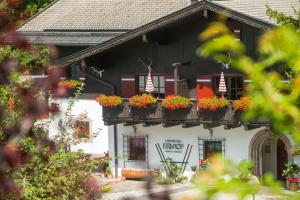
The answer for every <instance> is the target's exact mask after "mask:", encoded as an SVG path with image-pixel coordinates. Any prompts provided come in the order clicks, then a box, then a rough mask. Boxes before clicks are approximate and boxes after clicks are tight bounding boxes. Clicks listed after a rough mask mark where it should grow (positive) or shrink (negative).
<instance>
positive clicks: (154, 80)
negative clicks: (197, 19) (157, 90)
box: [153, 76, 158, 87]
mask: <svg viewBox="0 0 300 200" xmlns="http://www.w3.org/2000/svg"><path fill="white" fill-rule="evenodd" d="M153 85H154V87H158V76H153Z"/></svg>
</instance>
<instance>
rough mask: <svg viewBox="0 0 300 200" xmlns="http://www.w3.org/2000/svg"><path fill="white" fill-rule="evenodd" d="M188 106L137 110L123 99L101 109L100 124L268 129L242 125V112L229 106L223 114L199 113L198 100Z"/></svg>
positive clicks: (251, 123) (158, 105)
mask: <svg viewBox="0 0 300 200" xmlns="http://www.w3.org/2000/svg"><path fill="white" fill-rule="evenodd" d="M191 102H192V106H191V107H190V108H189V109H182V110H173V111H171V110H166V109H164V108H163V107H162V100H157V103H156V104H154V105H152V106H151V107H149V108H136V107H131V106H130V105H129V99H123V103H122V105H121V106H117V107H103V120H104V123H105V125H107V126H108V125H115V124H120V123H122V124H123V125H125V126H131V125H136V124H143V126H145V127H147V126H151V125H157V124H162V126H163V127H171V126H177V125H181V126H182V127H183V128H190V127H194V126H200V125H201V124H203V127H204V128H213V127H217V126H224V128H225V129H231V128H237V127H240V126H244V128H245V129H246V130H250V129H254V128H259V127H261V126H267V127H269V126H270V122H269V121H268V120H266V119H257V120H253V121H247V122H246V121H242V118H241V112H239V111H236V112H235V111H234V109H233V106H232V104H230V105H229V106H228V107H227V108H226V109H223V110H217V111H209V110H207V111H201V110H199V109H198V100H191Z"/></svg>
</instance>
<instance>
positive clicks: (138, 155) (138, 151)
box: [128, 137, 146, 161]
mask: <svg viewBox="0 0 300 200" xmlns="http://www.w3.org/2000/svg"><path fill="white" fill-rule="evenodd" d="M128 142H129V145H128V146H129V158H128V159H129V160H141V161H144V160H146V147H145V146H146V145H145V138H143V137H130V138H129V140H128Z"/></svg>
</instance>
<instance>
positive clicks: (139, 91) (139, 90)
mask: <svg viewBox="0 0 300 200" xmlns="http://www.w3.org/2000/svg"><path fill="white" fill-rule="evenodd" d="M147 76H148V74H136V84H137V92H136V93H137V94H144V93H145V87H146V83H147ZM151 76H152V82H153V85H154V88H155V91H154V92H153V93H152V94H153V95H154V96H155V97H159V98H164V97H165V96H166V74H164V73H151ZM140 77H144V83H143V85H140ZM154 77H158V81H157V83H158V85H156V84H155V82H154ZM161 79H163V80H161ZM162 83H163V86H162V85H161V84H162ZM162 90H163V92H161V91H162Z"/></svg>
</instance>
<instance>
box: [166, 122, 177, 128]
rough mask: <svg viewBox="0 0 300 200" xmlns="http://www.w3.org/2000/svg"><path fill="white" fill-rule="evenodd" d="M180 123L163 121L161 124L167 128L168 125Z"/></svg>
mask: <svg viewBox="0 0 300 200" xmlns="http://www.w3.org/2000/svg"><path fill="white" fill-rule="evenodd" d="M179 124H180V123H178V122H163V123H162V126H163V127H164V128H168V127H173V126H178V125H179Z"/></svg>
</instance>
